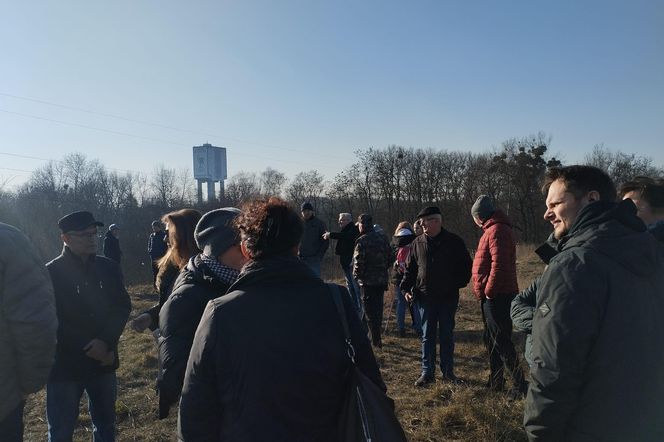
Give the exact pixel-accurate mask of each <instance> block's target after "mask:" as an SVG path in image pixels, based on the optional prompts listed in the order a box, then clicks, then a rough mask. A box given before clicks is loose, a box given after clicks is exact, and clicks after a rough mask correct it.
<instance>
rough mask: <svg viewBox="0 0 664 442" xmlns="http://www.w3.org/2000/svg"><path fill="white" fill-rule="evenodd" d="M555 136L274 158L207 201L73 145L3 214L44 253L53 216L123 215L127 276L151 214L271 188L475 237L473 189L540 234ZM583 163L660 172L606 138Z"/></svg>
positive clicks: (322, 210) (49, 246)
mask: <svg viewBox="0 0 664 442" xmlns="http://www.w3.org/2000/svg"><path fill="white" fill-rule="evenodd" d="M550 141H551V140H550V138H549V137H547V136H546V135H545V134H543V133H539V134H536V135H534V136H527V137H522V138H512V139H509V140H506V141H504V142H503V143H502V144H501V146H500V147H499V148H495V149H493V151H490V152H483V153H470V152H462V151H448V150H434V149H423V148H413V147H403V146H396V145H391V146H388V147H386V148H382V149H377V148H367V149H361V150H358V151H357V152H356V160H355V162H354V163H353V164H352V165H351V166H350V167H348V168H347V169H345V170H342V171H341V172H339V173H338V174H337V175H336V176H335V177H334V178H332V179H331V180H325V178H324V176H323V175H322V174H321V173H320V172H319V171H317V170H309V171H303V172H300V173H298V174H296V175H295V176H293V177H290V178H289V177H287V176H286V175H285V174H284V173H282V172H280V171H278V170H275V169H272V168H267V169H266V170H264V171H262V172H247V171H241V172H238V173H236V174H235V175H233V176H231V177H230V178H229V179H228V180H227V181H226V183H225V192H224V196H223V198H221V200H220V201H213V202H206V203H204V204H203V205H199V204H197V201H196V186H195V182H194V181H193V177H192V175H191V172H190V171H189V170H188V169H182V170H176V169H169V168H167V167H165V166H163V165H159V166H157V167H156V168H155V169H154V171H153V172H152V173H151V174H141V173H135V172H122V171H115V170H110V169H108V168H106V167H105V166H104V165H102V164H101V163H99V161H97V160H94V159H90V158H87V157H86V156H85V155H84V154H81V153H73V154H69V155H66V156H65V157H64V158H63V159H62V160H60V161H50V162H48V163H47V164H45V165H44V166H42V167H40V168H39V169H37V170H35V171H34V172H33V173H32V174H31V176H30V178H29V179H28V180H27V181H26V183H24V184H23V185H22V186H20V187H19V188H17V189H15V190H8V189H4V190H3V189H2V187H0V221H2V222H5V223H9V224H12V225H15V226H17V227H18V228H20V229H21V230H23V231H24V232H25V233H26V234H27V235H28V237H30V238H31V240H32V241H33V243H34V244H35V246H36V247H37V249H38V251H39V252H40V254H41V256H42V257H43V258H44V260H48V259H51V258H53V257H55V256H56V255H57V254H58V253H59V251H60V248H61V247H62V243H61V240H60V238H59V231H58V230H57V227H56V226H57V220H58V219H59V218H60V217H61V216H63V215H64V214H66V213H69V212H72V211H75V210H90V211H91V212H93V213H94V215H95V216H96V217H97V218H98V219H100V220H101V221H103V222H104V223H105V224H106V226H108V225H110V224H111V223H116V224H119V225H120V227H121V237H120V241H121V247H122V250H123V253H124V257H123V270H124V272H125V276H126V278H127V281H128V282H130V283H134V282H140V281H148V280H149V279H150V275H151V273H150V265H149V261H148V259H149V258H148V256H147V253H146V242H147V236H148V234H149V233H150V223H151V221H152V220H154V219H158V218H160V217H161V216H162V215H163V214H165V213H167V212H169V211H171V210H176V209H180V208H184V207H193V208H196V209H199V210H201V211H203V212H204V211H207V210H210V209H212V208H216V207H223V206H239V205H241V204H242V202H243V201H246V200H249V199H251V198H256V197H260V196H266V195H279V196H282V197H284V198H286V199H287V200H289V201H290V202H292V203H293V204H294V205H297V206H299V204H301V203H302V202H304V201H310V202H311V203H312V204H313V205H314V207H315V208H316V213H317V216H319V217H320V218H321V219H322V220H323V221H324V222H325V223H326V224H327V225H328V228H330V229H331V230H335V227H336V219H337V215H338V213H340V212H350V213H352V214H353V215H354V216H357V215H359V214H360V213H363V212H367V213H371V214H372V215H373V216H374V220H375V221H376V222H377V223H379V224H381V226H382V227H383V229H384V230H385V231H386V233H387V234H388V235H391V233H392V231H393V229H394V227H395V226H396V224H397V223H398V222H399V221H402V220H409V221H413V218H414V216H415V214H416V213H417V212H418V211H419V210H420V209H421V208H422V207H424V206H428V205H437V206H439V207H440V208H441V210H442V212H443V216H444V226H445V227H446V228H449V229H450V230H452V231H454V232H456V233H458V234H460V235H461V236H462V237H463V238H464V239H465V240H466V241H467V244H469V245H470V244H475V243H476V240H477V237H478V236H479V234H480V232H479V231H478V229H477V228H476V227H475V225H474V224H473V223H472V221H471V220H470V208H471V206H472V204H473V203H474V202H475V199H476V198H477V196H479V195H481V194H486V195H489V196H491V197H492V198H493V199H494V200H495V201H496V204H497V206H499V207H501V208H502V209H503V210H504V211H505V212H506V213H507V214H508V215H509V216H510V218H511V219H512V222H513V224H514V227H515V231H516V232H517V235H518V237H519V240H520V241H522V242H526V243H536V242H540V241H543V240H544V239H545V238H546V237H547V235H548V234H549V233H550V227H549V226H548V225H547V223H546V222H544V220H543V219H542V214H543V211H544V196H543V195H542V194H541V191H540V183H541V179H542V177H543V175H544V173H545V171H546V169H547V168H549V167H555V166H561V165H564V164H563V163H562V161H561V160H560V159H557V158H556V157H554V156H551V154H550V151H549V145H550ZM585 163H586V164H590V165H594V166H597V167H600V168H602V169H604V170H606V171H607V172H608V173H609V175H610V176H611V177H612V178H613V179H614V181H615V182H616V183H622V182H624V181H626V180H628V179H631V178H633V177H634V176H637V175H647V176H662V175H664V170H663V169H662V167H660V166H658V165H655V164H654V163H653V161H652V160H651V159H650V158H647V157H642V156H638V155H635V154H626V153H623V152H614V151H610V150H608V149H606V148H605V147H604V146H602V145H597V146H595V147H594V149H593V150H592V151H591V152H590V153H589V154H588V155H587V156H586V158H585ZM100 243H101V238H100Z"/></svg>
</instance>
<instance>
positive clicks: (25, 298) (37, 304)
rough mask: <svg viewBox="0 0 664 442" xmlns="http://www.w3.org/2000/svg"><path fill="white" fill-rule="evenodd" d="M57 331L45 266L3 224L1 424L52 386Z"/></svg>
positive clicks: (0, 236) (22, 238)
mask: <svg viewBox="0 0 664 442" xmlns="http://www.w3.org/2000/svg"><path fill="white" fill-rule="evenodd" d="M57 328H58V320H57V317H56V313H55V299H54V297H53V286H52V285H51V279H50V278H49V276H48V273H47V272H46V269H45V268H44V264H43V263H42V262H41V260H40V259H39V258H38V256H37V253H36V252H35V250H34V248H33V247H32V245H31V244H30V242H29V241H28V239H27V238H26V237H25V235H23V234H22V233H21V232H19V231H18V230H17V229H15V228H14V227H12V226H9V225H7V224H2V223H0V421H2V420H3V419H4V418H5V417H7V415H8V414H9V413H10V412H11V411H12V410H13V409H14V408H15V407H16V406H17V405H18V404H19V403H20V402H21V401H22V400H23V399H24V398H25V396H27V395H28V394H30V393H35V392H36V391H38V390H39V389H41V388H42V387H43V386H44V384H46V380H47V379H48V374H49V372H50V370H51V366H52V365H53V358H54V355H55V337H56V331H57Z"/></svg>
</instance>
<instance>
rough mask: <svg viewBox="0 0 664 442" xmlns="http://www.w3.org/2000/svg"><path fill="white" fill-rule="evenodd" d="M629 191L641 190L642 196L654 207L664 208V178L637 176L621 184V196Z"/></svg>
mask: <svg viewBox="0 0 664 442" xmlns="http://www.w3.org/2000/svg"><path fill="white" fill-rule="evenodd" d="M629 192H639V193H640V194H641V198H643V199H644V200H646V201H647V202H648V204H650V207H652V208H653V209H663V208H664V180H663V179H662V178H651V177H647V176H637V177H634V178H633V179H632V180H630V181H627V182H625V183H623V184H622V185H621V186H620V192H619V193H618V194H619V195H620V198H624V197H625V194H627V193H629Z"/></svg>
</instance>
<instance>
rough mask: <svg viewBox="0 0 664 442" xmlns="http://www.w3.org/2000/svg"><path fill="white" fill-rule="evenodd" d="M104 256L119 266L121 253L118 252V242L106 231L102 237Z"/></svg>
mask: <svg viewBox="0 0 664 442" xmlns="http://www.w3.org/2000/svg"><path fill="white" fill-rule="evenodd" d="M104 256H105V257H107V258H108V259H112V260H113V261H115V262H117V263H118V264H120V260H121V259H122V251H121V250H120V240H119V239H117V238H116V237H115V236H113V234H112V233H111V232H110V231H108V232H106V235H105V236H104Z"/></svg>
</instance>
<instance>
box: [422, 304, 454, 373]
mask: <svg viewBox="0 0 664 442" xmlns="http://www.w3.org/2000/svg"><path fill="white" fill-rule="evenodd" d="M458 306H459V299H458V298H455V299H451V300H435V301H431V300H428V299H425V300H422V301H421V302H420V314H421V315H422V332H423V333H422V373H423V374H426V375H427V376H433V375H434V373H435V371H436V369H435V367H436V337H437V338H438V339H439V340H440V371H441V372H442V373H443V376H454V316H455V315H456V311H457V307H458Z"/></svg>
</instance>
